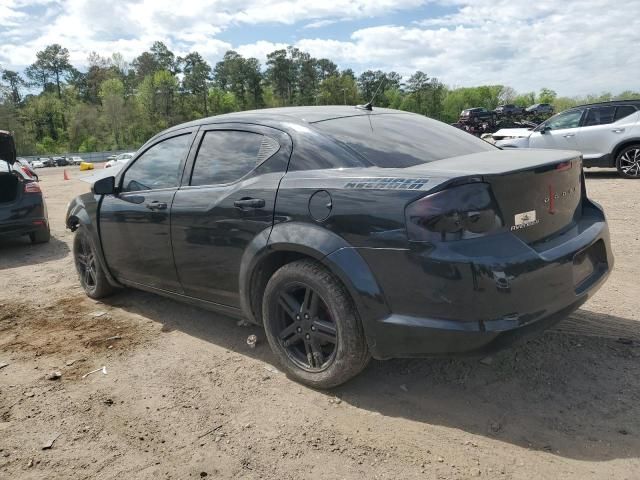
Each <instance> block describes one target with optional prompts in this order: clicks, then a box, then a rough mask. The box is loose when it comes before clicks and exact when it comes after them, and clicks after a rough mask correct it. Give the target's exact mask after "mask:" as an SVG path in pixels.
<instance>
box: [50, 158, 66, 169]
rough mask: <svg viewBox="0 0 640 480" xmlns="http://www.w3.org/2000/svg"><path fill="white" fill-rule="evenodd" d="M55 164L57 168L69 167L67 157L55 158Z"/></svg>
mask: <svg viewBox="0 0 640 480" xmlns="http://www.w3.org/2000/svg"><path fill="white" fill-rule="evenodd" d="M53 162H54V164H55V166H56V167H66V166H67V165H69V161H68V160H67V157H53Z"/></svg>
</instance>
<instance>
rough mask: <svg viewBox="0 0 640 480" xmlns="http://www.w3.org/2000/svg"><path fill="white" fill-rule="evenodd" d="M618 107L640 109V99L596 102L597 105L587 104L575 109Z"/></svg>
mask: <svg viewBox="0 0 640 480" xmlns="http://www.w3.org/2000/svg"><path fill="white" fill-rule="evenodd" d="M618 105H634V106H636V107H637V108H640V99H639V98H635V99H631V100H611V101H609V102H596V103H585V104H584V105H577V106H575V107H573V108H583V107H600V106H612V107H615V106H618Z"/></svg>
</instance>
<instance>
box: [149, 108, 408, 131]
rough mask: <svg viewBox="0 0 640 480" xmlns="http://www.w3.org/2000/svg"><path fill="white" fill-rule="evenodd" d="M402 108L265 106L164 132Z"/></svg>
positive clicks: (306, 121) (302, 120) (312, 120)
mask: <svg viewBox="0 0 640 480" xmlns="http://www.w3.org/2000/svg"><path fill="white" fill-rule="evenodd" d="M409 113H410V112H403V111H400V110H393V109H391V108H378V107H375V106H374V107H373V108H372V110H367V109H365V108H359V107H356V106H348V105H345V106H343V105H330V106H315V107H279V108H263V109H259V110H246V111H243V112H233V113H225V114H223V115H216V116H213V117H206V118H200V119H198V120H193V121H191V122H188V123H182V124H180V125H176V126H175V127H172V128H169V129H167V130H165V131H164V132H162V133H167V132H170V131H172V130H178V129H182V128H187V127H193V126H198V125H206V124H209V123H221V122H238V123H255V122H260V123H262V124H265V125H269V124H270V123H280V122H283V121H287V122H293V123H299V124H310V123H315V122H323V121H325V120H331V119H334V118H343V117H354V116H361V115H381V114H409Z"/></svg>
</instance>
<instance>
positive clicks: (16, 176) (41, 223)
mask: <svg viewBox="0 0 640 480" xmlns="http://www.w3.org/2000/svg"><path fill="white" fill-rule="evenodd" d="M20 235H29V238H30V239H31V242H32V243H45V242H48V241H49V239H50V233H49V220H48V218H47V206H46V204H45V201H44V198H43V196H42V191H41V190H40V185H39V184H38V182H37V181H36V179H35V178H33V177H32V176H31V175H30V174H29V173H28V172H27V171H26V170H25V169H23V167H21V165H20V164H19V163H18V162H17V159H16V148H15V144H14V141H13V137H12V136H11V134H10V133H9V132H5V131H2V130H0V236H1V237H6V236H20Z"/></svg>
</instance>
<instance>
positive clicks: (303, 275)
mask: <svg viewBox="0 0 640 480" xmlns="http://www.w3.org/2000/svg"><path fill="white" fill-rule="evenodd" d="M262 312H263V319H264V327H265V332H266V336H267V340H268V341H269V345H270V346H271V349H272V350H273V352H274V353H275V355H276V356H277V357H278V360H279V361H280V364H281V365H282V366H283V367H284V370H286V372H287V373H288V375H289V376H291V377H292V378H294V379H295V380H296V381H299V382H301V383H304V384H306V385H309V386H310V387H314V388H332V387H335V386H338V385H340V384H342V383H344V382H346V381H347V380H349V379H351V378H353V377H354V376H356V375H357V374H358V373H360V372H361V371H362V370H363V369H364V368H365V367H366V365H367V363H368V361H369V358H370V356H369V350H368V349H367V343H366V341H365V338H364V332H363V330H362V325H361V323H360V320H359V318H358V316H357V313H356V310H355V308H354V306H353V302H352V300H351V298H350V297H349V294H348V293H347V291H346V290H345V288H344V286H343V285H342V284H341V283H340V281H339V280H338V279H337V278H336V277H334V276H333V275H332V274H331V273H330V272H328V271H327V270H326V269H325V268H324V267H322V266H321V265H320V264H319V263H317V262H314V261H312V260H299V261H296V262H293V263H289V264H287V265H285V266H284V267H282V268H280V269H279V270H278V271H277V272H276V273H275V274H274V275H273V276H272V277H271V279H270V280H269V283H268V284H267V288H266V290H265V294H264V300H263V310H262Z"/></svg>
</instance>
